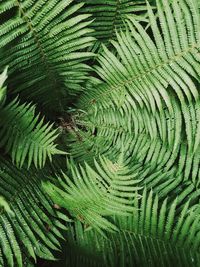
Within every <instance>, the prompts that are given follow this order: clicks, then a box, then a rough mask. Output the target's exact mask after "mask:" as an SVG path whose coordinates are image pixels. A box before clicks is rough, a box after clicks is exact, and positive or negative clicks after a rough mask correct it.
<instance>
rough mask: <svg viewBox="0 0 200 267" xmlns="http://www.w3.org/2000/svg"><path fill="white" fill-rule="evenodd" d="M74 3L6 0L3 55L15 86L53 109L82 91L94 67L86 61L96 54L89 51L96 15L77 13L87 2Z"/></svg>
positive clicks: (0, 37)
mask: <svg viewBox="0 0 200 267" xmlns="http://www.w3.org/2000/svg"><path fill="white" fill-rule="evenodd" d="M6 2H7V1H6ZM72 2H73V1H72V0H67V1H65V0H63V1H59V0H57V1H54V0H50V1H49V0H45V1H43V2H41V1H39V0H37V1H34V2H33V1H31V0H28V1H18V0H17V1H15V0H10V1H9V2H7V3H4V2H1V3H0V10H1V11H2V15H1V16H2V18H4V20H3V23H1V26H0V48H1V49H2V53H1V56H0V60H1V66H4V65H9V72H10V73H9V74H10V78H9V88H12V87H14V88H15V92H21V93H23V95H24V96H25V97H26V99H27V98H28V99H31V100H32V99H34V100H35V101H37V102H39V103H40V104H41V105H43V106H44V107H46V108H48V110H51V111H52V109H54V111H63V110H64V107H65V103H66V101H67V99H68V95H69V94H72V95H74V94H76V93H77V92H78V91H80V90H81V83H82V82H83V81H85V79H87V77H86V74H87V72H88V70H89V67H88V66H87V65H86V64H85V63H84V61H85V60H87V59H88V58H90V57H91V56H93V54H92V53H89V52H84V51H83V49H84V48H86V47H89V46H91V44H92V43H93V41H94V38H93V37H90V36H88V37H87V36H86V34H89V33H90V32H91V30H90V29H89V28H88V25H89V24H90V22H88V21H86V19H87V18H89V17H90V15H88V14H83V15H76V11H77V10H79V9H80V8H81V7H82V5H83V4H76V5H74V4H72ZM7 12H8V15H7ZM4 13H5V16H4ZM12 92H13V91H12Z"/></svg>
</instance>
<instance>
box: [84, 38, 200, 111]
mask: <svg viewBox="0 0 200 267" xmlns="http://www.w3.org/2000/svg"><path fill="white" fill-rule="evenodd" d="M195 49H197V50H198V49H200V45H199V44H197V43H195V44H193V45H192V46H190V47H188V48H187V49H185V50H183V51H182V52H181V53H179V54H175V55H174V56H173V57H171V58H169V59H168V60H167V61H164V62H162V64H159V65H156V66H155V67H154V68H149V69H148V70H147V71H145V72H143V73H141V74H140V75H137V76H135V77H131V78H130V79H127V80H125V81H123V82H122V83H120V84H119V85H118V86H108V89H107V90H105V91H104V92H102V93H99V94H98V95H97V96H98V98H101V97H104V96H107V95H110V94H111V93H112V91H120V90H121V89H122V88H123V87H126V86H127V85H129V84H132V83H133V82H134V81H136V80H139V81H140V80H141V79H142V78H143V77H146V76H147V75H149V74H150V73H153V72H154V71H155V70H157V69H159V68H164V67H165V66H168V65H171V64H173V63H175V62H177V61H178V60H179V59H181V58H184V56H186V55H187V54H188V53H190V52H192V51H193V50H195ZM92 99H94V97H93V98H90V100H88V102H87V103H86V105H88V107H89V108H88V110H90V109H91V108H92V105H90V103H91V101H92ZM107 101H109V99H107Z"/></svg>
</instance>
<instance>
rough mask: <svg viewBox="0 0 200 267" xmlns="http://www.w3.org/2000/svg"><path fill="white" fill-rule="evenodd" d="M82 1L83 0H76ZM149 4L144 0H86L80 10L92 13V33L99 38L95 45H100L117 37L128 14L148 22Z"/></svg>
mask: <svg viewBox="0 0 200 267" xmlns="http://www.w3.org/2000/svg"><path fill="white" fill-rule="evenodd" d="M76 2H78V3H81V2H82V1H81V0H76ZM146 11H147V6H146V4H145V1H143V0H141V1H140V0H134V1H130V0H110V1H105V0H100V1H92V0H86V1H85V6H84V8H82V9H81V10H80V13H82V14H85V13H90V14H92V18H94V22H93V23H92V25H91V26H92V28H93V29H94V32H93V33H92V35H93V36H94V37H95V38H97V40H98V41H97V42H96V43H95V46H96V47H98V46H100V45H101V43H102V42H103V43H108V42H109V41H111V40H113V39H115V34H116V30H118V29H120V28H124V27H125V25H124V21H125V18H126V15H128V14H129V15H131V16H132V17H134V18H136V19H137V20H139V21H145V22H148V19H147V15H146V13H147V12H146Z"/></svg>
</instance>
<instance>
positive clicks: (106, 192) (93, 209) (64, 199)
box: [43, 157, 140, 233]
mask: <svg viewBox="0 0 200 267" xmlns="http://www.w3.org/2000/svg"><path fill="white" fill-rule="evenodd" d="M99 160H100V163H97V162H95V167H96V170H95V169H92V168H91V167H90V166H89V165H88V164H86V163H85V168H83V167H82V166H80V168H78V167H76V166H73V165H72V163H71V164H70V168H71V178H72V179H71V178H69V177H68V176H67V175H65V174H63V178H58V185H54V184H52V183H50V182H47V183H44V184H43V187H44V189H45V191H46V192H47V193H48V194H49V195H50V197H51V198H52V200H53V201H54V202H55V203H56V204H58V205H59V206H61V207H64V208H65V209H67V210H68V211H69V212H70V214H71V215H72V216H73V217H75V218H77V219H78V220H80V221H81V222H83V223H84V224H86V225H89V226H92V227H93V228H95V229H96V230H97V231H98V232H100V233H103V232H104V230H107V231H113V230H117V228H116V227H115V226H114V224H112V222H110V221H109V220H108V219H107V218H105V216H111V215H121V216H122V215H123V216H128V215H130V213H131V212H133V209H134V207H133V196H134V194H135V192H136V191H137V190H138V189H140V187H138V186H137V184H138V182H139V180H137V179H134V175H133V174H130V173H129V169H128V167H127V166H124V165H123V164H122V162H118V163H115V164H114V163H112V162H111V161H110V160H108V159H106V158H104V157H100V158H99Z"/></svg>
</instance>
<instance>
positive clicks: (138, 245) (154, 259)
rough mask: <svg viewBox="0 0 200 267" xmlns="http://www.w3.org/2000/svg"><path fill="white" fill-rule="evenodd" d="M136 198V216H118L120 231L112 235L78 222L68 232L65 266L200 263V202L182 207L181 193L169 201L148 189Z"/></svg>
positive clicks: (194, 264)
mask: <svg viewBox="0 0 200 267" xmlns="http://www.w3.org/2000/svg"><path fill="white" fill-rule="evenodd" d="M135 200H136V201H135V207H137V208H136V209H134V212H133V214H132V216H129V217H118V218H115V223H116V225H117V226H118V227H119V232H117V233H115V234H109V239H105V238H104V237H102V236H99V234H98V233H97V232H95V231H94V230H92V229H91V230H87V231H86V230H85V229H84V227H83V226H82V225H81V224H80V223H79V222H77V223H76V224H75V225H74V227H73V228H71V231H69V232H68V246H67V250H68V253H67V256H66V259H65V261H64V262H65V263H64V264H65V266H80V265H81V266H113V267H115V266H120V267H122V266H138V267H139V266H142V267H143V266H144V267H146V266H149V267H157V266H162V267H165V266H174V265H176V266H179V267H182V266H184V267H187V266H188V267H189V266H199V263H200V254H199V240H200V239H199V231H200V228H199V219H200V217H199V204H198V205H195V206H191V205H190V203H189V201H188V202H186V203H185V204H184V206H183V207H182V210H181V211H180V209H179V206H178V197H177V199H175V200H174V201H173V202H172V203H169V199H167V198H165V199H164V200H162V201H161V200H160V199H159V197H158V195H154V194H153V192H152V191H151V192H149V193H147V191H146V189H144V190H143V194H142V198H141V199H139V200H138V198H136V199H135ZM177 215H178V219H177V220H176V219H175V218H176V216H177ZM94 244H95V246H94ZM94 251H95V252H94Z"/></svg>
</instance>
